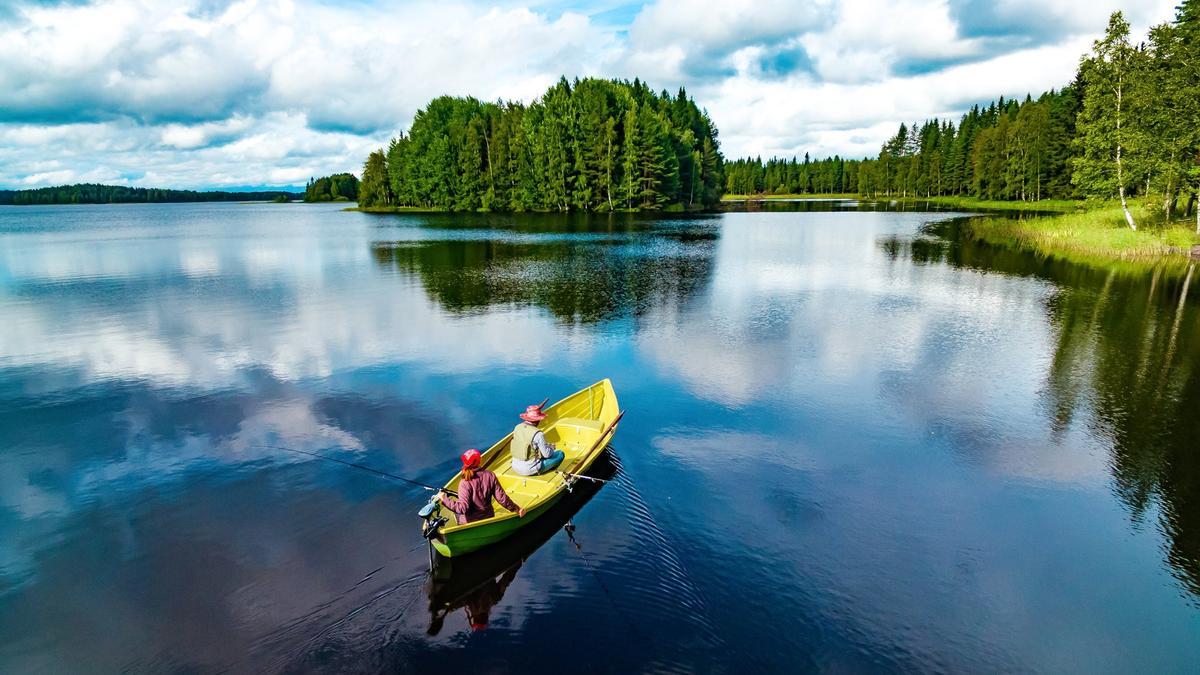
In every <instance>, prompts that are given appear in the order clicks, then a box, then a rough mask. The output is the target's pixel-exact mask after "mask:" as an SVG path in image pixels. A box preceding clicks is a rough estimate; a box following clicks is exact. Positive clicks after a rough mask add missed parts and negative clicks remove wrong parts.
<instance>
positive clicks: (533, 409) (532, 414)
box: [520, 405, 546, 422]
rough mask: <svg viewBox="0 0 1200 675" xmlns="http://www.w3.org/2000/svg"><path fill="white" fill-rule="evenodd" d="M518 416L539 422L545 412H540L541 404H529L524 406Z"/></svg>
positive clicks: (543, 417)
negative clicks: (523, 410)
mask: <svg viewBox="0 0 1200 675" xmlns="http://www.w3.org/2000/svg"><path fill="white" fill-rule="evenodd" d="M520 418H521V419H523V420H525V421H526V422H541V421H542V420H544V419H546V413H544V412H542V406H540V405H531V406H529V407H528V408H525V412H523V413H521V414H520Z"/></svg>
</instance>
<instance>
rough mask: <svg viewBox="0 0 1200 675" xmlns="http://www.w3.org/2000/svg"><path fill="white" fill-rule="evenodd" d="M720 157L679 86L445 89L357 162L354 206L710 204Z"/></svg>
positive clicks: (589, 83)
mask: <svg viewBox="0 0 1200 675" xmlns="http://www.w3.org/2000/svg"><path fill="white" fill-rule="evenodd" d="M722 165H723V158H722V157H721V153H720V150H719V145H718V143H717V130H716V127H715V126H714V125H713V123H712V120H710V119H709V117H708V115H707V113H705V112H703V111H701V110H700V109H699V108H697V107H696V104H695V103H694V102H693V101H692V100H691V99H689V98H688V96H687V93H686V92H685V91H684V90H683V89H680V90H679V92H678V94H677V95H675V96H671V95H670V94H668V93H667V92H665V91H664V92H662V93H655V92H654V91H652V90H651V89H650V88H649V87H648V86H646V85H645V84H643V83H642V82H641V81H639V80H634V81H633V82H628V81H623V80H599V79H583V80H579V79H577V80H575V81H574V82H568V81H567V80H566V78H563V79H560V80H559V82H558V83H557V84H555V85H554V86H552V87H551V88H550V89H549V90H548V91H547V92H546V93H545V94H544V95H543V96H542V97H541V98H540V99H538V100H536V101H534V102H533V103H531V104H529V105H525V104H523V103H515V102H500V103H483V102H481V101H478V100H476V99H474V98H454V97H449V96H443V97H440V98H437V99H434V100H433V101H431V102H430V103H429V105H428V106H426V107H425V109H424V110H421V111H419V112H418V113H417V115H416V117H415V118H414V120H413V124H412V128H411V129H410V130H409V132H408V133H407V134H402V135H401V136H399V137H398V138H395V139H393V140H392V142H391V144H390V145H389V146H388V148H387V151H386V152H385V151H383V150H379V151H376V152H374V153H372V154H371V156H370V157H369V158H368V159H367V162H366V164H365V166H364V167H363V178H362V182H361V184H360V186H359V205H360V206H368V207H369V206H388V205H397V206H416V207H432V208H440V209H447V210H453V211H469V210H476V209H485V210H493V211H614V210H620V209H663V208H668V207H677V208H678V207H682V208H707V207H711V206H713V205H715V204H716V203H717V202H718V201H720V198H721V194H722V190H723V188H724V184H725V183H724V178H723V175H722Z"/></svg>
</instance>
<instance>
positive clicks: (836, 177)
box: [725, 155, 862, 195]
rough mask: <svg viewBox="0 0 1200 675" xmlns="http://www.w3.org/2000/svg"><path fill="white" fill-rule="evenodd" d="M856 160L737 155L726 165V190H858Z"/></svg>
mask: <svg viewBox="0 0 1200 675" xmlns="http://www.w3.org/2000/svg"><path fill="white" fill-rule="evenodd" d="M861 164H862V162H861V161H859V160H852V159H842V158H841V157H836V156H835V157H833V158H830V159H818V160H816V161H813V160H811V159H810V158H809V156H808V155H804V160H803V161H801V160H797V159H796V158H794V157H793V158H791V159H779V158H772V159H769V160H767V161H766V162H765V163H764V162H763V161H762V159H761V158H754V159H739V160H737V161H734V162H729V163H727V164H726V165H725V191H726V192H730V193H734V194H742V195H749V194H766V195H810V194H832V193H837V194H841V193H848V192H856V191H857V190H858V181H859V174H858V170H859V167H860V165H861Z"/></svg>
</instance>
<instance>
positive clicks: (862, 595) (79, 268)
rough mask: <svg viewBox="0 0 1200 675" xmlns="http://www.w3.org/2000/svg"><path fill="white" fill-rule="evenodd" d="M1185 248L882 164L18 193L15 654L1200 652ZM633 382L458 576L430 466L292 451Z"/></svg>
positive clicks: (395, 663)
mask: <svg viewBox="0 0 1200 675" xmlns="http://www.w3.org/2000/svg"><path fill="white" fill-rule="evenodd" d="M1197 276H1200V275H1197ZM1185 280H1186V276H1185V275H1184V273H1183V271H1182V270H1178V269H1173V270H1166V271H1159V272H1152V271H1146V272H1137V271H1130V270H1126V269H1116V270H1105V269H1099V268H1092V267H1083V266H1079V265H1073V264H1067V263H1063V262H1057V261H1054V260H1043V259H1039V258H1037V257H1035V256H1033V255H1031V254H1028V253H1025V252H1022V251H1019V250H1015V249H1006V248H995V247H989V246H985V245H982V244H978V243H974V242H973V241H971V239H970V238H969V237H967V236H965V235H964V234H963V232H962V229H961V220H960V219H958V217H957V214H953V213H928V212H912V211H889V210H886V209H883V208H880V207H875V206H872V205H866V204H864V205H857V204H855V203H852V202H817V203H798V204H791V205H770V206H768V207H766V208H765V209H764V210H751V211H734V212H726V213H721V214H713V215H706V216H695V217H687V218H683V217H677V218H671V217H647V216H633V215H619V216H612V217H609V216H596V217H590V218H589V217H585V216H573V217H566V216H552V215H523V216H520V215H517V216H501V215H370V214H362V213H352V212H343V211H341V210H340V207H339V206H337V205H305V204H287V205H276V204H164V205H112V206H56V207H3V208H0V671H2V672H6V673H17V672H117V671H132V672H163V671H216V670H229V671H234V672H262V671H272V672H273V671H291V672H295V671H311V670H317V669H319V670H323V671H355V672H362V671H394V670H401V671H418V672H428V671H431V670H433V669H435V668H436V669H439V670H443V669H446V670H457V671H458V672H479V671H487V672H493V671H535V672H547V671H554V672H561V671H563V670H567V669H571V670H574V669H582V670H587V671H610V672H629V671H631V670H637V671H648V670H653V671H679V672H684V671H695V670H701V671H718V672H720V671H724V672H746V671H755V670H757V671H777V672H778V671H793V672H794V671H797V670H821V671H863V670H871V671H959V672H961V671H998V670H1021V671H1026V670H1031V671H1045V672H1063V671H1073V672H1102V671H1111V672H1130V671H1139V672H1144V671H1185V670H1190V669H1192V668H1194V667H1195V664H1196V663H1198V662H1200V441H1198V440H1197V439H1200V370H1198V366H1200V289H1198V288H1196V287H1195V286H1197V285H1200V280H1192V281H1191V285H1190V288H1189V287H1185ZM605 377H608V378H611V379H612V381H613V384H614V386H615V388H616V391H617V395H618V397H619V399H620V402H621V405H622V408H624V409H625V410H626V411H627V415H626V417H625V420H624V422H623V423H622V425H621V428H620V431H619V433H618V434H617V437H616V441H615V443H614V444H613V447H612V450H611V452H610V453H609V454H608V455H606V456H605V457H604V458H603V460H602V462H601V465H600V466H598V467H597V469H596V470H597V471H598V472H599V473H597V474H596V475H598V476H604V477H606V478H608V479H610V480H611V482H609V483H608V484H605V485H602V486H601V485H599V484H588V485H586V486H583V487H581V488H579V489H577V491H576V492H574V493H572V495H570V496H569V497H568V499H567V500H564V502H563V503H562V504H560V506H559V507H556V510H555V511H554V512H553V513H551V514H547V516H546V517H545V518H543V519H540V520H539V521H537V522H535V524H534V525H533V526H530V528H528V532H523V533H522V536H521V537H520V538H519V539H517V540H514V541H512V542H506V543H505V544H504V545H501V546H500V547H498V548H497V550H495V551H494V552H491V553H489V554H488V555H486V556H482V557H480V558H475V559H462V560H460V559H458V558H455V559H454V560H452V561H450V562H449V563H448V564H445V565H439V568H438V569H437V570H436V571H435V572H434V574H433V575H432V576H431V575H430V574H429V573H428V560H427V551H426V548H425V546H424V544H423V542H422V540H421V538H420V532H419V527H420V521H419V519H418V518H417V516H416V511H417V510H418V509H419V508H420V507H421V506H422V505H423V504H424V503H425V501H426V499H427V497H428V495H427V493H426V492H424V491H422V490H421V489H420V488H416V487H413V486H411V485H406V484H403V483H398V482H395V481H389V480H386V479H383V478H380V477H379V476H376V475H372V474H370V473H367V472H364V471H358V470H354V469H350V468H347V467H345V466H341V465H338V464H335V463H333V462H327V461H321V460H318V459H313V458H310V457H307V456H303V455H300V454H297V453H293V452H289V451H286V450H283V449H282V448H291V449H299V450H304V451H308V452H318V453H325V454H328V455H330V456H333V457H336V458H340V459H342V460H344V461H349V462H355V463H361V464H364V465H367V466H370V467H374V468H378V469H380V470H383V471H388V472H392V473H395V474H398V475H401V476H405V477H409V478H412V479H415V480H418V481H423V482H431V483H436V484H441V483H442V482H444V480H445V479H446V478H448V477H449V476H450V475H451V474H452V472H453V471H455V470H456V469H457V467H458V466H459V463H458V455H459V454H460V453H461V452H462V451H463V450H465V449H466V448H468V447H487V446H489V445H491V443H492V442H493V441H494V440H495V439H497V438H499V437H500V436H502V435H504V434H505V433H507V432H508V431H510V430H511V428H512V426H513V425H514V424H515V423H516V422H517V421H518V420H517V418H516V414H517V413H518V412H520V411H521V410H523V409H524V407H525V406H526V405H528V404H530V403H536V402H538V401H541V400H542V399H543V398H546V397H550V398H551V400H555V399H557V398H560V397H562V396H565V395H566V394H569V393H571V392H574V391H576V390H578V389H580V388H582V387H584V386H586V385H588V384H591V383H592V382H595V381H597V380H599V379H601V378H605ZM568 523H569V527H564V526H565V525H567V524H568Z"/></svg>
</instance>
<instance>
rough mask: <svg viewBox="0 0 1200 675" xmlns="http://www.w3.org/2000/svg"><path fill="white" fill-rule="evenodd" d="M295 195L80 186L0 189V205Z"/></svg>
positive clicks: (260, 198) (252, 199)
mask: <svg viewBox="0 0 1200 675" xmlns="http://www.w3.org/2000/svg"><path fill="white" fill-rule="evenodd" d="M299 196H300V195H298V194H296V193H294V192H283V191H280V190H270V191H266V192H221V191H212V192H195V191H193V190H164V189H162V188H134V187H125V186H123V185H97V184H95V183H79V184H76V185H60V186H58V187H46V188H37V189H34V190H0V204H5V205H17V206H21V205H31V204H145V203H166V202H265V201H269V200H273V199H277V198H280V197H282V198H284V199H292V198H294V197H299Z"/></svg>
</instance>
